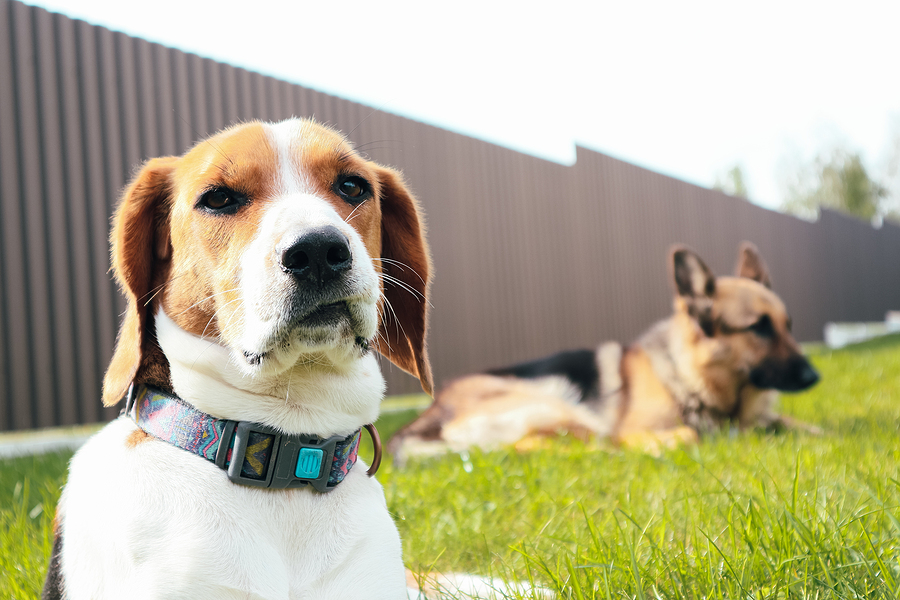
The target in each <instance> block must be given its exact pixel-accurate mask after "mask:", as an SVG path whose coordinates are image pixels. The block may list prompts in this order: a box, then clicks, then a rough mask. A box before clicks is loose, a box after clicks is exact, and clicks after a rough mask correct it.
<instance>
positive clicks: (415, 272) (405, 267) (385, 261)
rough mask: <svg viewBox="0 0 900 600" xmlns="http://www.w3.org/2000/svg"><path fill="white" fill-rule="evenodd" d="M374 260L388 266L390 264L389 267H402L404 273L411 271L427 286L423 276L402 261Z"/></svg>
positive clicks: (389, 259) (390, 259)
mask: <svg viewBox="0 0 900 600" xmlns="http://www.w3.org/2000/svg"><path fill="white" fill-rule="evenodd" d="M372 260H373V261H379V262H383V263H387V264H389V265H397V266H398V267H400V268H401V269H403V270H404V271H407V270H408V271H411V272H412V274H413V275H415V276H416V277H418V278H419V281H421V282H422V284H423V285H424V284H425V280H424V279H422V276H421V275H419V273H418V271H416V270H415V269H413V268H412V267H411V266H409V265H408V264H406V263H405V262H401V261H399V260H394V259H393V258H383V257H382V258H373V259H372Z"/></svg>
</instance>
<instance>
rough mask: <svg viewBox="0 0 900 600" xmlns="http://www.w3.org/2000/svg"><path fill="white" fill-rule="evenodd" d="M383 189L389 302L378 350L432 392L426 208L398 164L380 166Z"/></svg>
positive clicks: (383, 250)
mask: <svg viewBox="0 0 900 600" xmlns="http://www.w3.org/2000/svg"><path fill="white" fill-rule="evenodd" d="M378 179H379V183H380V188H381V259H382V260H381V270H382V273H383V274H384V278H383V282H384V306H382V307H381V312H382V315H381V322H380V324H379V328H378V336H379V337H378V344H377V346H378V351H379V352H381V354H383V355H384V356H385V357H387V358H388V360H390V361H391V362H392V363H394V364H395V365H397V366H398V367H400V368H401V369H403V370H404V371H406V372H408V373H411V374H412V375H415V376H416V377H418V378H419V382H420V383H421V384H422V389H423V390H425V392H427V393H428V394H431V393H432V391H433V390H432V388H433V386H432V377H431V365H430V364H429V362H428V351H427V348H426V346H425V334H426V332H427V330H428V306H429V303H428V292H429V283H430V281H431V258H430V256H429V253H428V244H427V242H426V241H425V222H424V220H423V219H422V214H421V210H420V208H419V206H418V203H417V202H416V200H415V198H413V196H412V194H410V192H409V190H407V189H406V186H405V185H404V183H403V179H402V177H401V175H400V174H399V173H398V172H397V171H394V170H393V169H388V168H385V167H378Z"/></svg>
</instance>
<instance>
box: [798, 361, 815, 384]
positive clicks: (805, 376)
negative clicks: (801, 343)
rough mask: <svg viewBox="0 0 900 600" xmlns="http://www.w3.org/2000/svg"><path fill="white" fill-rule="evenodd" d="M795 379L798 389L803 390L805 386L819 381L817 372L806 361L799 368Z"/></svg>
mask: <svg viewBox="0 0 900 600" xmlns="http://www.w3.org/2000/svg"><path fill="white" fill-rule="evenodd" d="M797 380H798V381H799V383H800V389H801V390H805V389H806V388H810V387H812V386H814V385H815V384H816V383H818V382H819V374H818V373H817V372H816V370H815V369H814V368H813V367H812V365H810V364H809V363H806V364H805V365H804V366H803V367H802V368H801V370H800V373H799V374H798V375H797Z"/></svg>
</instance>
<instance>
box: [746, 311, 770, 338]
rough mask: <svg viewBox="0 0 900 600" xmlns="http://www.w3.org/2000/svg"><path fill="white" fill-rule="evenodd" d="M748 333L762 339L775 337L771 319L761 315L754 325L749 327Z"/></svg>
mask: <svg viewBox="0 0 900 600" xmlns="http://www.w3.org/2000/svg"><path fill="white" fill-rule="evenodd" d="M750 331H752V332H753V333H755V334H756V335H758V336H759V337H764V338H770V337H773V336H774V335H775V329H774V328H773V327H772V319H770V318H769V315H763V316H761V317H760V318H759V319H757V321H756V323H754V324H753V325H751V326H750Z"/></svg>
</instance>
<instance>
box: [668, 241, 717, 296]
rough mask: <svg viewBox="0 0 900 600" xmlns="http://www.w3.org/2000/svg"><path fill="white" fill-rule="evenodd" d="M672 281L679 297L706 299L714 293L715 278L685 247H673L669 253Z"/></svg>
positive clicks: (695, 255) (697, 257) (699, 259)
mask: <svg viewBox="0 0 900 600" xmlns="http://www.w3.org/2000/svg"><path fill="white" fill-rule="evenodd" d="M669 257H670V259H669V266H670V268H671V269H672V272H671V276H672V281H673V282H674V284H675V292H676V293H677V294H678V295H679V296H685V297H689V298H708V297H711V296H713V295H714V294H715V293H716V277H715V275H713V274H712V271H710V270H709V267H707V266H706V263H704V262H703V260H702V259H701V258H700V257H699V256H697V253H696V252H694V251H693V250H691V249H690V248H688V247H687V246H673V247H672V249H671V250H670V251H669Z"/></svg>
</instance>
